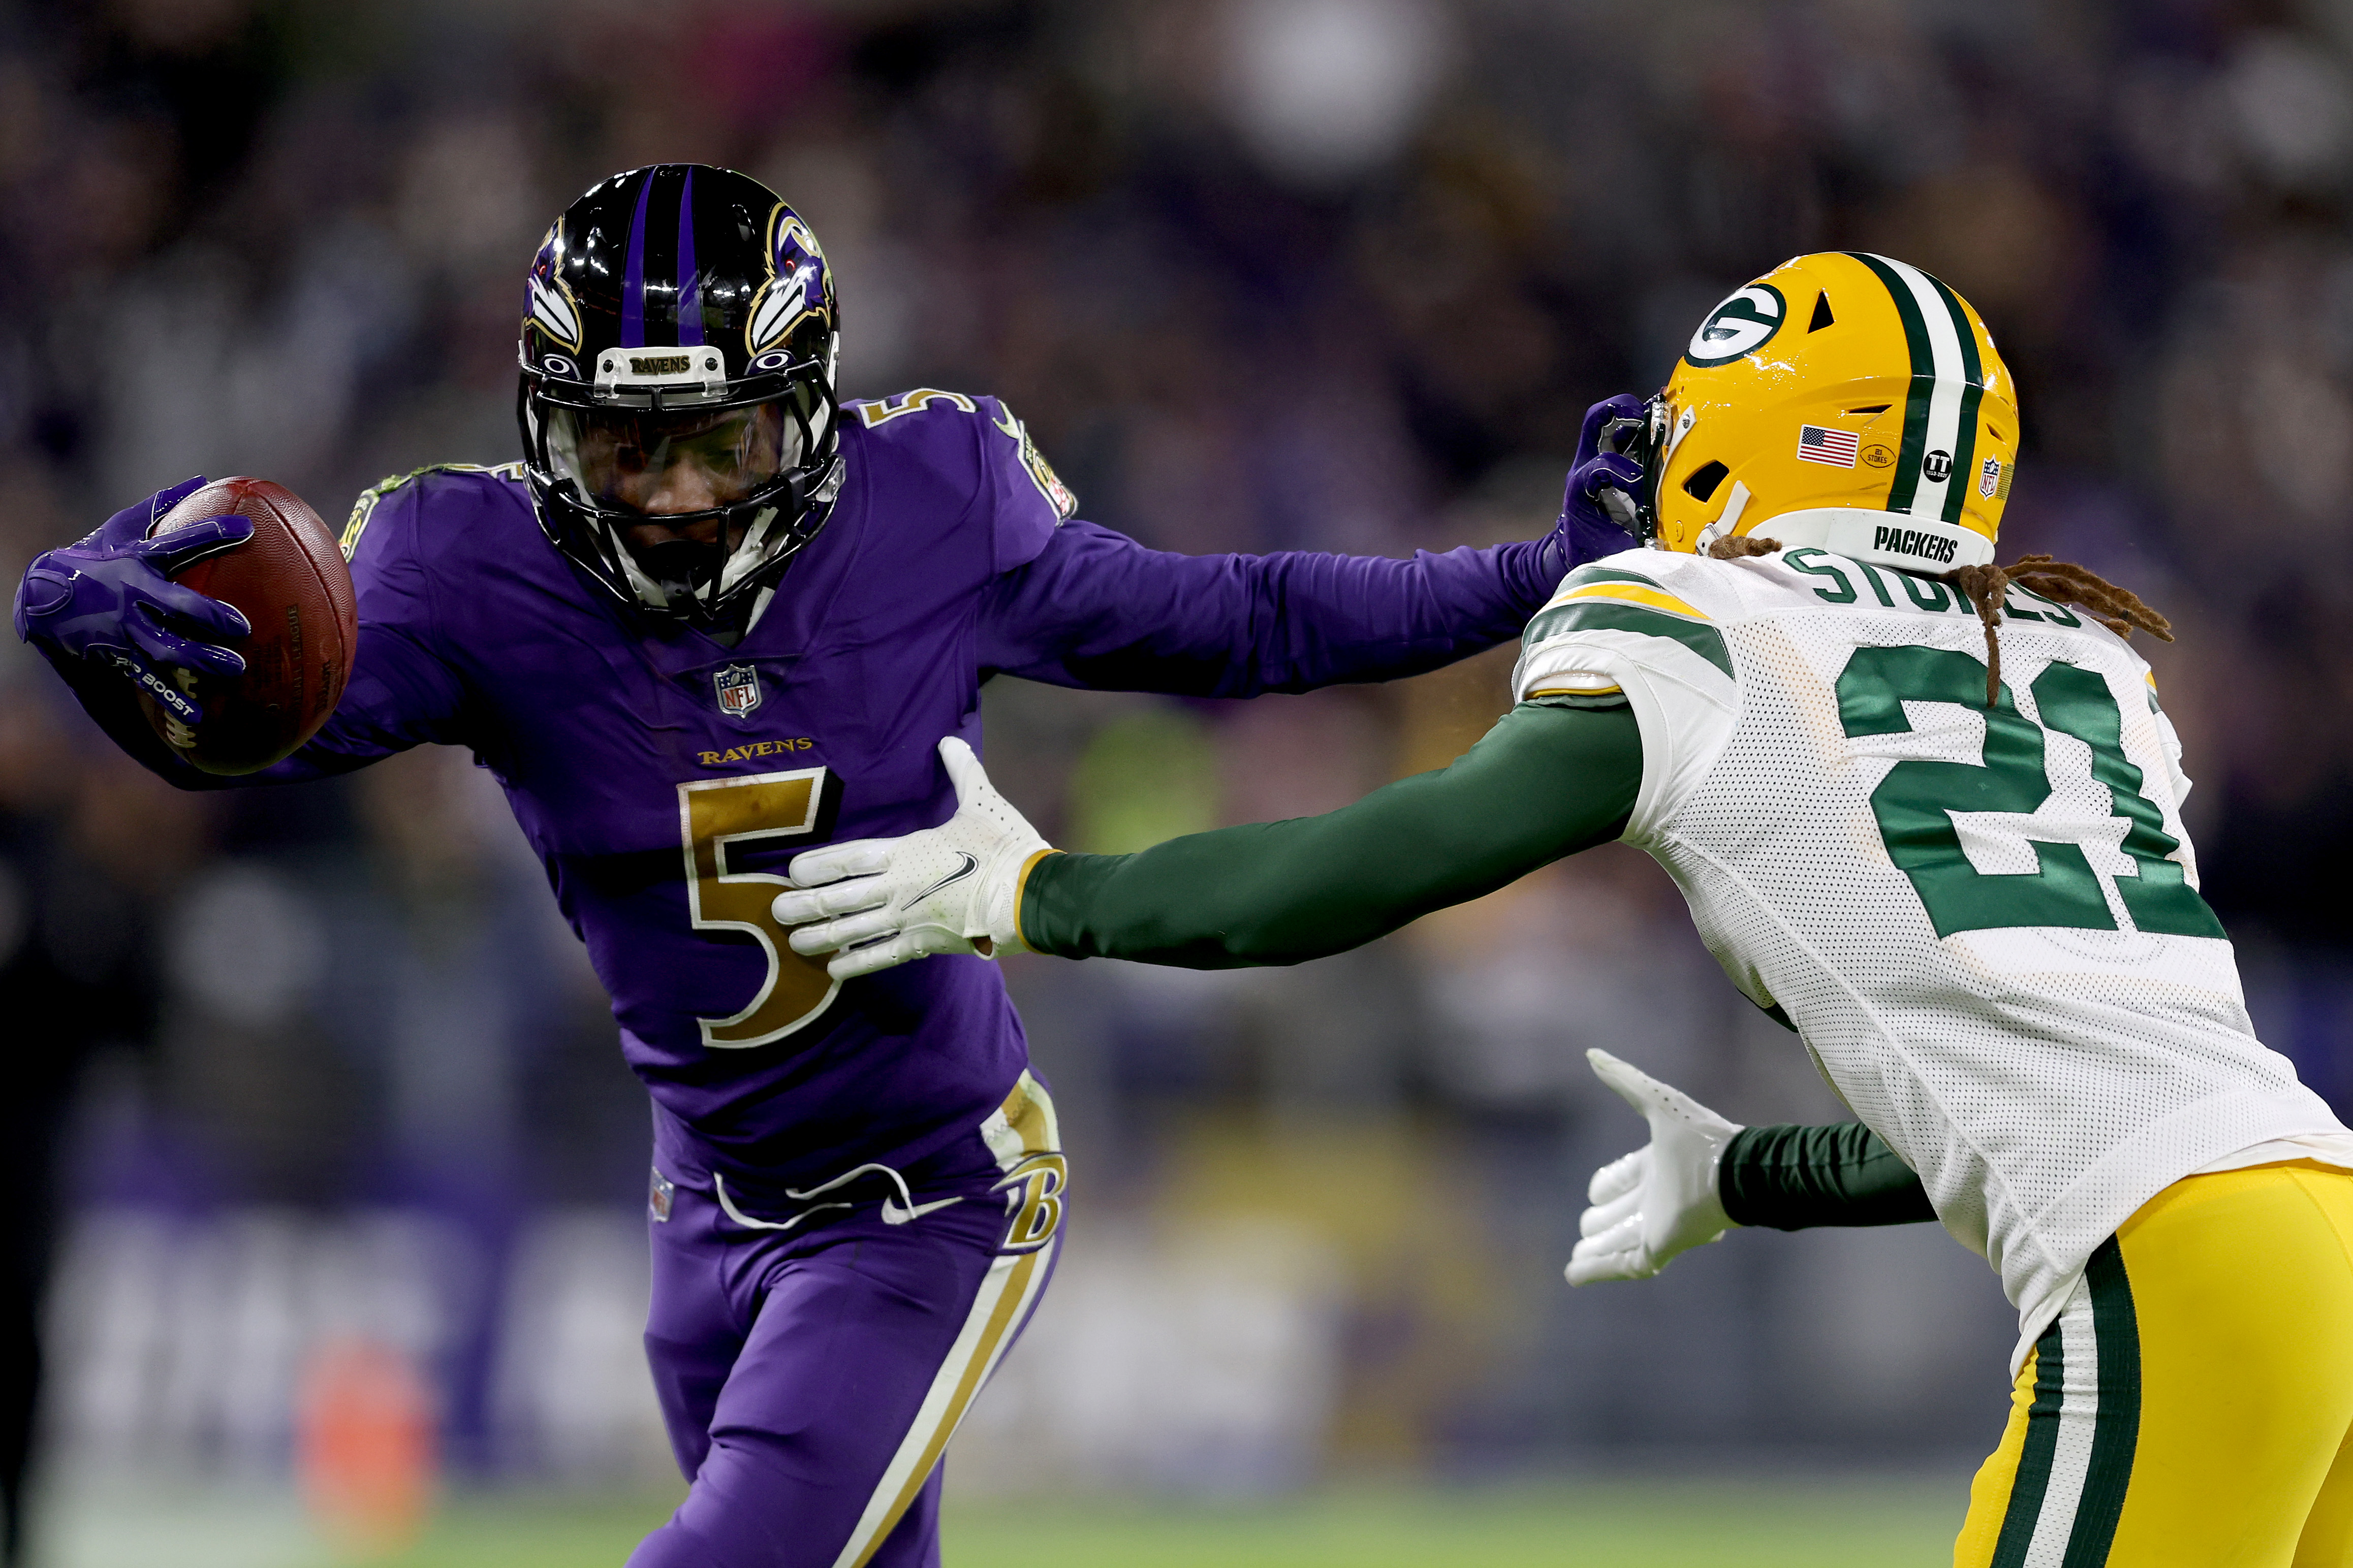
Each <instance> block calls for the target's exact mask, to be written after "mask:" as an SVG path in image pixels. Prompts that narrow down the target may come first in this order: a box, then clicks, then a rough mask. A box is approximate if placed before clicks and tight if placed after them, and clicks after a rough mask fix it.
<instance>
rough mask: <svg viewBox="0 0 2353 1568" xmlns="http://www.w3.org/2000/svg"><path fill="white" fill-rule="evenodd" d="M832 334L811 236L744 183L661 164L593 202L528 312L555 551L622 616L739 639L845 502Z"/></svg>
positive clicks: (543, 502) (827, 293) (536, 430)
mask: <svg viewBox="0 0 2353 1568" xmlns="http://www.w3.org/2000/svg"><path fill="white" fill-rule="evenodd" d="M840 342H841V338H840V332H839V314H838V312H837V310H836V307H835V303H834V296H833V269H832V268H830V267H828V266H827V265H826V259H825V253H824V252H823V251H822V250H820V249H819V248H818V243H817V237H816V236H815V235H813V234H811V233H810V232H809V228H808V225H807V224H806V223H804V222H802V221H801V219H800V216H799V215H798V214H797V213H795V212H794V211H793V210H792V208H790V207H788V206H786V205H785V204H784V202H783V201H782V200H781V199H779V198H778V197H777V195H776V193H775V192H774V191H771V190H770V189H768V187H767V186H765V185H764V184H760V182H759V181H757V180H754V179H753V178H752V177H751V176H749V175H747V174H737V173H735V172H734V171H733V170H732V169H719V168H713V167H711V166H710V165H708V164H703V163H656V164H653V165H651V166H650V167H648V168H643V169H632V170H630V171H629V172H628V173H627V174H615V175H614V176H613V177H612V178H610V179H608V180H606V181H603V182H602V183H600V184H596V185H595V186H592V187H591V188H590V189H589V191H588V192H587V194H586V195H583V196H582V197H581V198H580V199H579V200H578V201H575V202H574V203H573V204H572V205H570V206H568V207H566V208H565V209H564V216H561V217H559V218H557V219H556V220H555V226H554V227H553V228H551V229H549V230H548V231H547V237H546V238H545V239H543V240H542V241H541V242H540V247H539V255H538V257H537V258H535V259H534V260H533V262H532V266H531V279H530V281H529V283H528V285H527V286H526V288H525V290H524V295H523V311H522V344H521V353H522V389H521V394H520V396H519V398H518V408H517V414H518V417H519V418H520V420H521V422H522V440H523V453H524V460H523V473H524V475H525V478H526V479H528V481H529V483H530V486H531V496H532V501H533V505H534V506H535V507H536V508H537V509H538V512H539V523H540V526H541V527H542V528H543V529H544V530H546V531H547V536H548V538H549V539H550V540H552V541H553V542H554V544H555V547H556V548H557V549H559V550H561V551H563V552H565V554H566V555H568V556H570V557H571V558H572V559H573V560H574V561H575V562H577V563H580V565H581V566H582V567H584V568H585V569H586V571H587V572H588V573H589V574H590V575H592V576H594V577H595V578H596V580H597V581H598V582H600V583H602V584H604V585H605V586H606V587H607V588H608V589H610V590H612V592H613V593H614V594H615V595H617V597H619V598H620V599H621V600H622V602H623V603H625V604H628V605H636V606H638V607H640V608H642V609H644V610H646V611H649V612H651V613H653V614H655V615H658V616H669V617H675V618H677V619H680V620H683V621H686V622H688V623H691V624H692V625H695V626H702V627H703V628H705V629H715V630H725V629H728V628H731V627H732V628H740V627H741V626H743V625H744V622H745V621H746V619H747V618H748V616H749V615H750V612H751V611H752V610H753V608H754V606H755V605H756V604H757V602H758V599H759V596H760V595H761V594H762V593H763V592H765V590H767V589H769V588H771V587H773V586H774V585H775V584H776V579H777V577H778V576H779V575H780V574H782V573H783V571H784V568H785V563H786V561H787V560H788V559H789V558H790V557H791V555H792V553H793V552H795V551H797V550H798V549H799V548H800V547H801V546H802V545H804V544H807V542H809V540H810V539H811V538H812V537H814V536H815V534H816V533H817V531H818V529H819V528H821V527H823V526H824V524H825V520H826V516H827V513H828V511H830V510H832V506H833V499H834V496H835V495H836V494H837V493H838V492H839V489H840V488H841V454H840V447H839V440H838V437H837V432H836V430H835V422H836V420H837V418H838V416H839V405H838V404H837V403H836V401H835V397H834V367H835V361H836V359H837V357H838V355H839V352H840ZM649 523H659V524H661V525H662V528H661V529H660V530H649V529H647V528H646V526H645V525H647V524H649ZM632 530H637V531H638V532H639V537H638V539H637V540H636V541H634V542H633V541H632V539H631V537H630V532H631V531H632Z"/></svg>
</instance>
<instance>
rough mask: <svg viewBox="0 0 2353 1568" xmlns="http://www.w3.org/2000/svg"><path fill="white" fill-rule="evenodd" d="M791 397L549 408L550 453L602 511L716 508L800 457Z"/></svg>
mask: <svg viewBox="0 0 2353 1568" xmlns="http://www.w3.org/2000/svg"><path fill="white" fill-rule="evenodd" d="M787 403H788V399H786V398H776V399H771V400H770V401H768V402H765V403H754V404H747V405H742V406H739V407H733V408H720V409H708V410H696V409H680V410H673V411H663V412H659V413H656V412H651V411H648V410H645V409H633V408H574V407H567V406H565V405H560V404H559V405H545V406H544V408H543V413H544V415H545V417H546V421H547V458H548V461H549V463H550V465H551V466H552V467H553V468H554V471H555V473H556V475H557V476H558V477H559V478H562V479H570V480H571V481H572V482H573V483H574V484H575V485H576V486H577V487H578V488H579V492H580V495H581V497H582V498H583V499H584V500H586V501H588V502H589V503H590V504H591V505H593V506H595V507H596V508H597V509H598V510H608V511H618V512H635V513H638V514H639V515H642V516H649V517H660V516H671V515H676V514H679V513H683V512H702V511H711V510H716V509H718V508H722V507H728V506H733V505H734V504H736V503H737V502H739V501H743V500H749V499H750V498H751V497H752V496H754V495H756V494H758V493H759V492H760V491H762V490H765V489H768V488H770V487H772V486H774V485H775V484H776V482H777V481H778V480H779V479H782V478H784V476H785V475H786V474H788V473H790V472H791V471H792V470H793V468H796V467H797V465H798V464H799V462H800V460H801V449H802V445H803V441H804V432H805V430H806V426H805V425H804V423H803V421H802V420H801V419H800V418H797V417H795V414H796V413H797V410H796V409H793V408H791V407H788V406H787Z"/></svg>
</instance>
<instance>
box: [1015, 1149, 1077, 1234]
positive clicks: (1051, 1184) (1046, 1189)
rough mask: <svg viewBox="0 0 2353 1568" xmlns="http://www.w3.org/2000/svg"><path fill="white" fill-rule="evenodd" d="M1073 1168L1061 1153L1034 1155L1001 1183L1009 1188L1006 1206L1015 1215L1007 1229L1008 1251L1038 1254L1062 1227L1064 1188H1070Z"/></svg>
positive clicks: (1016, 1167)
mask: <svg viewBox="0 0 2353 1568" xmlns="http://www.w3.org/2000/svg"><path fill="white" fill-rule="evenodd" d="M1070 1181H1071V1168H1070V1164H1069V1163H1068V1162H1066V1161H1065V1160H1064V1159H1063V1158H1062V1156H1060V1154H1032V1155H1030V1156H1029V1158H1028V1159H1026V1160H1024V1161H1022V1162H1021V1163H1019V1164H1018V1165H1016V1166H1014V1167H1013V1169H1012V1171H1011V1172H1009V1173H1008V1174H1007V1175H1006V1178H1005V1179H1004V1180H1003V1181H1001V1182H999V1183H997V1185H998V1186H1000V1187H1003V1188H1005V1189H1007V1191H1006V1194H1005V1206H1006V1208H1007V1210H1008V1212H1010V1213H1011V1215H1013V1218H1012V1222H1011V1223H1010V1224H1008V1226H1006V1227H1005V1245H1004V1246H1003V1247H1001V1248H1000V1249H999V1250H1001V1251H1005V1252H1035V1251H1037V1250H1038V1249H1039V1247H1043V1246H1045V1245H1046V1244H1047V1243H1048V1242H1050V1241H1051V1240H1053V1239H1054V1233H1055V1232H1056V1231H1058V1230H1060V1229H1061V1228H1062V1189H1063V1188H1065V1187H1067V1186H1068V1185H1070Z"/></svg>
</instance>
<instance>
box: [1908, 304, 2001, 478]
mask: <svg viewBox="0 0 2353 1568" xmlns="http://www.w3.org/2000/svg"><path fill="white" fill-rule="evenodd" d="M1921 276H1922V277H1924V278H1926V279H1928V281H1929V282H1931V283H1934V284H1935V285H1936V296H1937V298H1938V299H1941V300H1944V301H1945V309H1946V310H1949V311H1950V312H1952V317H1953V331H1955V332H1956V333H1957V334H1958V336H1959V337H1960V340H1961V380H1962V382H1963V383H1964V385H1963V386H1962V388H1961V420H1960V427H1959V429H1957V431H1955V432H1954V436H1953V479H1952V482H1951V483H1950V484H1948V485H1947V486H1946V487H1945V521H1947V522H1953V523H1957V522H1959V521H1961V508H1962V507H1963V506H1964V505H1966V504H1967V503H1968V499H1969V486H1970V485H1971V484H1972V483H1974V482H1975V480H1974V479H1973V478H1972V476H1973V475H1974V474H1975V473H1976V471H1977V456H1978V402H1979V400H1980V399H1982V398H1983V397H1984V396H1985V364H1984V362H1983V361H1981V360H1980V359H1978V335H1977V333H1976V332H1974V331H1970V330H1969V313H1968V311H1967V310H1963V309H1962V308H1961V297H1960V296H1959V295H1958V294H1956V293H1954V292H1953V291H1952V290H1951V289H1948V288H1947V287H1946V286H1945V282H1944V279H1940V278H1937V277H1936V276H1934V275H1933V274H1930V273H1925V272H1924V273H1922V274H1921Z"/></svg>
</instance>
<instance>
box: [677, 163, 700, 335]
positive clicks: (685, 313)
mask: <svg viewBox="0 0 2353 1568" xmlns="http://www.w3.org/2000/svg"><path fill="white" fill-rule="evenodd" d="M678 342H679V346H680V347H681V348H689V347H699V346H700V345H701V344H702V279H700V278H698V277H697V276H695V271H694V168H693V165H691V164H689V165H688V167H687V171H686V185H685V188H684V189H682V190H681V191H680V192H679V194H678Z"/></svg>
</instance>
